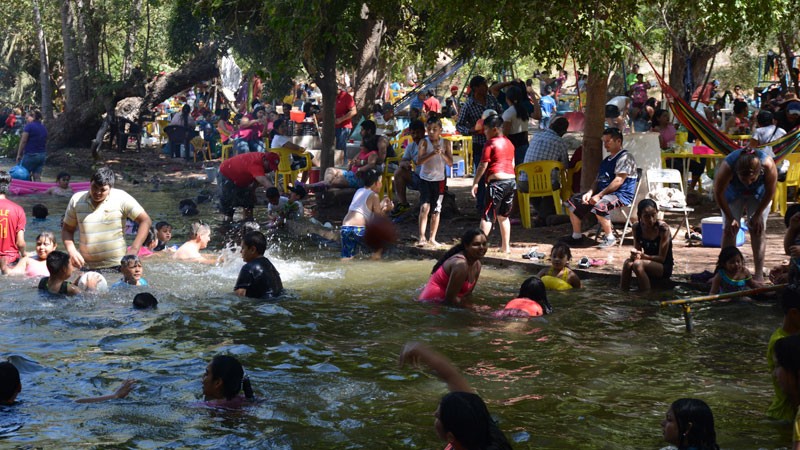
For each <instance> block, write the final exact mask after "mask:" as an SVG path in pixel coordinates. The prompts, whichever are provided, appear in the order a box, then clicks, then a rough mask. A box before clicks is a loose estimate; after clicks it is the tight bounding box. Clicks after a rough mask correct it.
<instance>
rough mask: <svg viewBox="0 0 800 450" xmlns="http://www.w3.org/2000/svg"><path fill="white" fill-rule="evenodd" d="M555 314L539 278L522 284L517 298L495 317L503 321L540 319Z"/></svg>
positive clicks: (496, 313) (532, 278)
mask: <svg viewBox="0 0 800 450" xmlns="http://www.w3.org/2000/svg"><path fill="white" fill-rule="evenodd" d="M552 312H553V307H552V306H551V305H550V302H549V301H548V300H547V289H545V286H544V283H543V282H542V280H541V279H540V278H539V277H530V278H528V279H527V280H525V281H523V282H522V286H520V287H519V294H518V295H517V298H515V299H514V300H511V301H510V302H508V303H506V306H505V307H504V308H503V309H501V310H500V311H496V312H495V313H494V314H493V316H494V317H496V318H498V319H502V318H506V317H518V318H528V317H538V316H541V315H544V314H550V313H552Z"/></svg>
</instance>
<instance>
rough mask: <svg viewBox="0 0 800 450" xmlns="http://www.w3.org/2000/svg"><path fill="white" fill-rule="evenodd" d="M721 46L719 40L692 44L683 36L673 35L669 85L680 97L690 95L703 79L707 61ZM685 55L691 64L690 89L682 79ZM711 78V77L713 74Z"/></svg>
mask: <svg viewBox="0 0 800 450" xmlns="http://www.w3.org/2000/svg"><path fill="white" fill-rule="evenodd" d="M690 47H691V48H690ZM722 48H723V44H722V43H721V42H718V43H716V44H702V45H700V44H694V45H692V44H690V43H689V42H688V40H687V39H686V37H685V36H673V38H672V65H671V67H670V71H669V85H670V86H671V87H672V88H673V89H675V92H677V93H678V94H680V95H681V96H682V97H684V98H687V95H688V96H691V95H692V92H691V91H692V90H694V89H696V88H697V87H698V86H700V85H701V84H702V83H703V80H704V79H705V76H706V68H707V66H708V61H709V60H710V59H711V58H712V57H714V55H716V54H717V53H718V52H719V51H720V50H721V49H722ZM687 57H688V59H689V62H690V64H691V65H692V83H693V87H692V89H691V90H689V89H687V87H686V83H685V82H684V79H683V78H684V74H685V72H686V60H687ZM711 79H713V74H712V78H711Z"/></svg>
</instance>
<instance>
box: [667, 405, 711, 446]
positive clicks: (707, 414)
mask: <svg viewBox="0 0 800 450" xmlns="http://www.w3.org/2000/svg"><path fill="white" fill-rule="evenodd" d="M670 409H671V410H672V414H673V415H674V416H675V422H676V423H677V424H678V436H680V439H681V442H680V445H678V449H679V450H683V449H689V448H695V449H697V450H719V445H717V433H716V431H714V414H713V413H712V412H711V408H709V407H708V405H707V404H706V402H704V401H702V400H699V399H696V398H680V399H678V400H675V401H674V402H672V405H671V406H670ZM689 424H691V428H690V427H689Z"/></svg>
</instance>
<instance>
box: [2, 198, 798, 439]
mask: <svg viewBox="0 0 800 450" xmlns="http://www.w3.org/2000/svg"><path fill="white" fill-rule="evenodd" d="M186 196H188V195H186ZM143 197H144V198H143V201H142V203H143V204H144V205H145V207H147V208H148V209H150V210H153V211H172V209H170V208H171V206H169V205H171V203H169V202H170V201H172V200H170V198H181V196H180V195H171V196H167V194H166V193H163V192H160V193H150V194H148V195H146V196H143ZM47 201H49V202H50V203H51V204H49V205H48V206H49V207H50V209H51V211H55V210H57V207H58V205H60V203H59V202H62V203H65V200H56V199H48V200H47ZM168 206H169V207H168ZM61 207H62V208H63V206H61ZM26 209H28V208H26ZM205 209H208V211H205ZM210 210H211V207H210V206H208V205H201V217H202V215H203V214H206V213H208V214H210ZM171 214H172V213H164V214H160V213H157V214H154V219H155V220H163V219H166V220H170V221H171V222H174V224H175V225H176V231H177V234H178V235H179V236H180V235H181V233H182V231H181V230H185V227H186V226H187V225H188V223H190V222H191V219H188V218H182V217H180V216H178V215H177V212H176V213H175V215H171ZM53 217H54V216H51V218H50V219H48V221H53V222H55V226H53V225H54V224H53V223H43V224H40V225H41V226H42V227H48V228H47V229H55V228H56V227H57V222H58V219H57V218H56V219H55V220H53ZM37 226H39V225H37ZM36 230H37V228H36V226H34V227H31V229H30V230H29V232H28V234H27V238H28V241H29V243H32V240H33V239H35V234H36V233H37V232H36ZM177 240H178V241H180V238H177ZM214 244H215V245H216V246H217V247H218V248H219V247H220V246H221V245H222V244H223V243H222V242H215V243H214ZM268 254H269V255H268V256H269V257H270V259H271V260H272V261H273V262H274V263H275V265H276V267H277V269H278V270H279V272H280V273H281V276H282V278H283V281H284V285H285V286H286V287H287V288H288V290H289V292H288V293H287V295H286V296H284V297H283V298H280V299H277V300H274V301H263V300H252V299H242V298H238V297H235V296H234V295H233V294H232V288H233V284H234V282H235V280H236V277H237V275H238V271H239V268H240V267H241V260H239V259H236V258H231V259H230V260H229V261H227V262H225V263H224V264H221V265H219V266H214V267H209V266H201V265H192V264H182V263H173V262H171V261H169V260H158V259H149V260H146V261H145V268H144V270H145V273H144V277H145V278H146V279H147V280H148V281H149V283H150V284H151V288H150V290H151V292H153V293H154V294H155V295H156V297H157V298H158V299H159V308H158V310H155V311H135V310H133V309H132V308H131V306H130V302H131V299H132V297H133V294H134V293H135V292H138V291H137V289H136V288H133V289H131V290H125V291H115V292H112V293H109V294H108V295H104V296H88V297H84V298H78V299H69V300H66V299H54V298H50V297H42V296H40V295H39V294H38V292H36V290H35V289H34V288H35V281H34V280H27V279H18V278H5V279H4V280H3V281H4V282H3V284H2V285H1V286H0V296H1V297H2V299H3V301H2V302H0V339H1V340H2V342H3V346H2V348H0V352H2V353H0V356H3V357H8V356H13V357H14V358H15V359H16V361H17V362H20V363H21V364H20V365H21V367H22V379H23V385H24V387H23V392H22V394H21V397H20V398H21V399H22V400H23V401H22V402H21V403H20V404H19V405H16V406H14V407H11V408H10V410H9V409H4V410H2V411H0V416H1V417H2V421H0V446H6V445H10V446H15V447H16V446H32V447H57V448H58V447H61V448H63V447H73V446H78V445H81V446H91V447H113V448H134V447H135V448H164V447H168V448H169V447H172V448H278V449H282V448H286V449H288V448H298V449H302V448H345V447H347V448H376V447H379V446H381V447H387V448H438V447H440V446H441V445H442V443H440V442H438V441H437V438H436V435H435V432H434V430H433V416H432V414H433V410H434V409H435V408H436V404H437V401H438V399H439V398H440V397H441V395H443V394H444V393H445V388H444V386H443V385H442V384H441V383H440V382H439V381H437V380H436V379H435V377H433V376H431V375H429V374H427V373H425V372H422V371H419V370H414V369H409V368H406V369H399V368H398V367H397V356H398V353H399V351H400V348H401V345H402V344H403V343H404V342H406V341H409V340H420V341H426V342H430V343H431V345H432V346H434V347H435V348H437V349H439V350H440V351H441V352H443V353H444V354H446V355H447V356H448V357H450V358H451V359H452V360H453V361H454V363H455V364H456V366H458V367H459V368H461V369H462V370H463V371H464V373H465V374H466V375H467V377H468V378H469V380H470V383H471V384H472V385H473V386H474V387H475V388H476V389H478V391H479V392H480V393H481V395H482V397H483V398H484V399H485V400H486V402H487V403H488V404H489V407H490V410H491V411H492V412H493V414H494V415H495V417H496V418H497V419H498V421H499V423H500V426H501V428H503V430H504V431H505V432H506V433H507V435H508V436H509V437H510V438H512V439H513V440H514V441H515V442H516V443H515V447H519V448H582V449H589V448H598V449H599V448H660V447H663V446H664V444H663V442H661V430H660V421H661V419H662V417H663V415H664V413H665V412H666V409H667V407H668V405H669V403H670V402H672V401H673V400H675V399H677V398H679V397H684V396H694V397H700V398H703V399H705V400H706V401H708V402H709V404H710V405H711V406H712V408H713V410H714V412H715V415H716V418H717V424H718V425H717V429H718V436H719V441H720V442H721V443H722V444H723V447H724V448H775V447H780V446H783V445H787V444H788V442H790V440H791V436H790V435H789V434H788V432H785V431H782V429H781V428H779V427H777V426H775V425H773V424H771V423H769V422H768V421H766V420H764V416H763V411H764V410H765V409H766V407H767V405H768V404H769V401H770V397H771V395H772V386H771V384H770V381H769V377H768V374H767V373H766V369H765V366H766V364H765V363H766V362H765V360H764V353H765V348H766V342H767V340H768V338H769V336H770V334H771V333H772V331H773V330H774V329H775V327H776V326H777V325H778V324H779V322H780V313H779V311H777V308H775V307H771V306H764V305H763V304H752V303H750V304H745V303H729V304H713V305H712V304H705V305H701V306H698V307H697V308H695V331H694V332H693V333H691V334H689V333H687V332H686V331H685V328H684V322H683V319H682V317H681V313H680V310H679V309H677V308H676V309H659V308H658V306H656V305H657V301H658V300H663V299H668V298H674V297H677V296H684V295H687V294H688V295H694V294H697V293H694V292H686V291H680V290H675V291H670V292H662V293H658V294H651V295H648V296H642V295H640V294H638V293H635V292H631V293H622V292H620V291H619V290H618V289H617V288H616V287H615V286H611V285H610V284H609V283H606V282H603V281H601V280H588V281H587V282H586V288H585V289H582V290H577V291H562V292H553V293H551V294H550V302H551V303H552V304H553V306H554V308H555V313H554V314H552V315H549V316H547V317H545V318H538V319H535V320H529V321H497V320H495V319H493V318H491V315H490V313H491V311H493V310H495V309H497V308H501V307H502V306H503V305H504V304H505V302H507V301H508V300H509V299H511V298H513V297H515V296H516V293H517V290H518V288H519V285H520V284H521V282H522V281H523V280H524V279H525V278H526V277H527V276H528V275H529V274H526V273H522V272H520V271H516V270H513V269H493V268H486V269H485V270H484V272H483V274H482V276H481V280H480V282H479V285H478V288H477V291H476V303H477V304H478V305H479V307H478V309H477V311H475V312H472V311H463V310H458V309H453V308H447V307H441V306H436V305H430V304H422V303H418V302H415V301H413V299H414V297H415V296H416V295H417V294H418V292H419V288H420V287H421V286H422V285H423V284H424V283H425V281H426V280H427V278H428V275H429V273H430V269H431V267H432V264H433V262H432V261H431V260H403V259H401V258H400V257H398V256H397V255H395V256H394V257H392V258H391V259H389V260H387V261H382V262H377V263H376V262H372V261H363V260H361V261H353V262H351V263H348V264H343V263H340V262H339V261H338V251H337V250H336V249H335V248H330V247H327V246H325V245H318V243H315V242H313V241H304V240H296V239H289V238H287V237H285V236H284V237H280V238H277V239H275V240H273V241H272V244H271V247H270V249H269V251H268ZM111 278H112V279H113V277H111ZM220 352H227V353H232V354H234V355H236V356H237V357H238V358H240V359H241V360H242V362H243V364H244V365H245V368H246V370H247V371H248V374H249V375H250V377H251V380H252V382H253V385H254V387H255V390H256V393H257V395H259V396H260V397H262V398H263V399H264V402H262V403H261V404H259V405H258V406H255V407H252V408H248V409H247V410H245V411H243V412H239V413H220V412H217V411H211V410H208V409H203V408H198V407H196V406H194V403H196V402H197V401H198V400H200V397H201V391H202V389H201V381H200V380H201V377H202V373H203V371H204V369H205V366H206V364H207V363H208V361H209V360H210V359H211V357H212V356H213V355H215V354H217V353H220ZM126 378H136V379H138V380H140V383H139V385H138V387H137V388H135V390H134V392H133V393H132V394H131V395H130V397H129V398H128V399H126V400H119V401H113V402H110V403H104V404H99V405H78V404H75V403H73V402H72V400H74V399H75V398H79V397H84V396H90V395H101V394H105V393H109V392H111V391H113V390H114V389H115V388H116V387H117V386H118V385H119V383H120V382H121V381H122V380H124V379H126Z"/></svg>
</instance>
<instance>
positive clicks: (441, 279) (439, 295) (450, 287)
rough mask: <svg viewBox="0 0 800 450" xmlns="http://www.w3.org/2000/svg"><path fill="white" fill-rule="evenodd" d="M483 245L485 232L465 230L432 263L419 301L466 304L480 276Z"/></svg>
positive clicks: (484, 244) (484, 253)
mask: <svg viewBox="0 0 800 450" xmlns="http://www.w3.org/2000/svg"><path fill="white" fill-rule="evenodd" d="M487 245H488V244H487V241H486V235H485V234H483V232H482V231H481V230H480V229H479V228H473V229H470V230H467V231H466V232H465V233H464V235H463V236H461V242H460V243H459V244H458V245H455V246H453V247H452V248H451V249H450V250H448V251H447V252H446V253H445V254H444V255H443V256H442V257H441V258H439V261H437V262H436V264H435V265H434V266H433V270H432V271H431V277H430V278H429V279H428V283H427V284H426V285H425V287H424V288H423V289H422V293H420V295H419V300H420V301H428V302H436V303H447V304H449V305H452V306H468V305H469V297H470V296H471V295H472V291H473V290H474V289H475V285H476V284H477V283H478V278H479V277H480V275H481V260H482V259H483V257H484V255H486V248H487Z"/></svg>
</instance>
